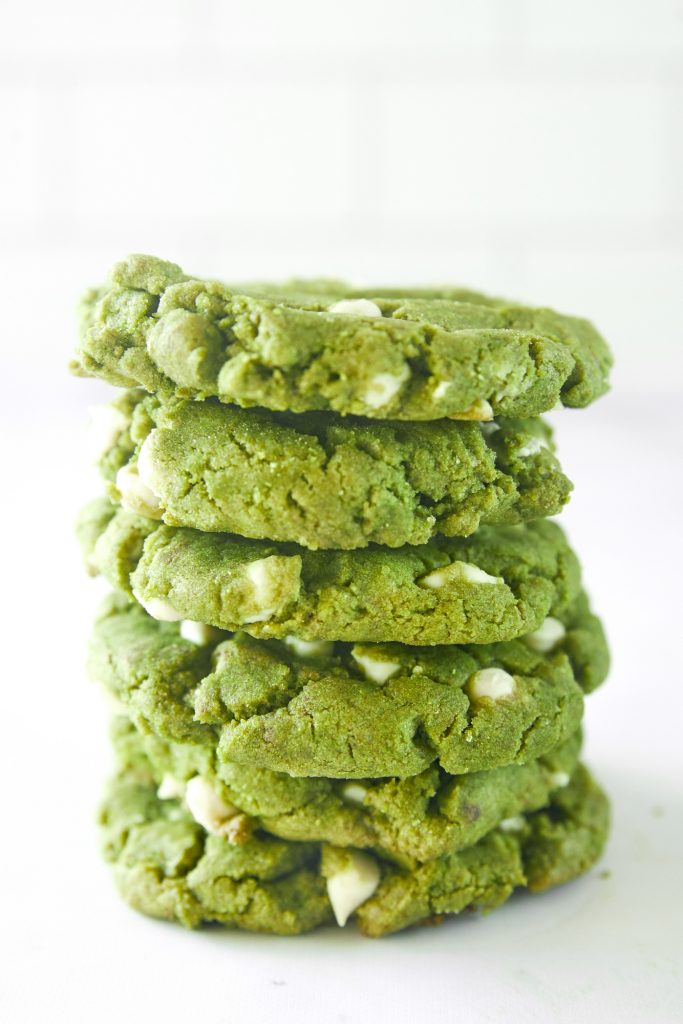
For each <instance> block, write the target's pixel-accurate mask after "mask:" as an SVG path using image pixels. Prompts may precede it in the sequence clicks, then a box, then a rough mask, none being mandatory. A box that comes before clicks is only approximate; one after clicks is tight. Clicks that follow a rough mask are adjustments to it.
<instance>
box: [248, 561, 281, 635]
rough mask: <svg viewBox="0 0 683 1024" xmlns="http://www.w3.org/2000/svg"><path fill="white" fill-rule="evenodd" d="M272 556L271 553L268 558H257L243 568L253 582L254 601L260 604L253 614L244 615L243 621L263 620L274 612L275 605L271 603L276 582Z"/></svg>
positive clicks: (269, 617)
mask: <svg viewBox="0 0 683 1024" xmlns="http://www.w3.org/2000/svg"><path fill="white" fill-rule="evenodd" d="M275 557H277V556H275ZM272 558H273V556H272V555H270V556H269V557H268V558H259V559H258V561H256V562H250V563H249V564H248V565H247V566H246V568H245V570H244V573H245V576H246V577H247V579H248V580H249V581H250V582H251V583H252V584H253V588H254V589H253V595H252V596H253V599H254V602H255V604H256V605H257V606H260V607H259V610H258V611H257V612H255V613H254V614H253V615H248V616H245V617H244V618H243V619H242V621H243V622H245V623H249V622H265V621H266V620H267V619H271V618H272V617H273V615H274V614H275V605H273V604H272V603H271V602H272V599H273V597H274V596H275V593H274V583H275V582H276V576H275V574H274V573H273V567H274V564H273V561H272Z"/></svg>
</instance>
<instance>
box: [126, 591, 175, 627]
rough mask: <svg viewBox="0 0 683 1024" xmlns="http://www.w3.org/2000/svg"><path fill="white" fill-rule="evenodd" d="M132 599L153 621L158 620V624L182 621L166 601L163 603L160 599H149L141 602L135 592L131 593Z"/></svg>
mask: <svg viewBox="0 0 683 1024" xmlns="http://www.w3.org/2000/svg"><path fill="white" fill-rule="evenodd" d="M133 597H134V598H135V599H136V601H138V603H139V604H141V605H142V607H143V608H144V609H145V611H146V612H147V614H148V615H151V616H152V618H153V619H158V621H159V622H180V620H181V619H182V615H181V614H180V612H177V611H176V610H175V608H173V607H172V606H171V605H170V604H169V603H168V601H164V600H162V598H160V597H150V598H149V599H148V600H146V601H143V600H142V598H141V597H139V596H138V595H137V594H136V593H135V592H133Z"/></svg>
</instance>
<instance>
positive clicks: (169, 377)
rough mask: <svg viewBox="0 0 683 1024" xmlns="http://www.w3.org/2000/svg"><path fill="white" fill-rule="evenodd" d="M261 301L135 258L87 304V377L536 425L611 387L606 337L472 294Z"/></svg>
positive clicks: (321, 295) (325, 406) (232, 396)
mask: <svg viewBox="0 0 683 1024" xmlns="http://www.w3.org/2000/svg"><path fill="white" fill-rule="evenodd" d="M250 291H251V292H252V294H244V290H242V291H235V290H233V289H231V288H230V287H228V286H227V285H224V284H220V283H218V282H212V281H200V280H195V279H191V278H188V277H187V276H186V275H185V274H183V272H182V271H181V269H180V268H179V267H177V266H176V265H175V264H173V263H166V262H164V261H163V260H159V259H155V258H154V257H151V256H131V257H129V258H128V259H127V260H124V261H123V262H122V263H119V264H117V265H116V266H115V267H114V269H113V271H112V273H111V277H110V281H109V284H108V285H107V286H106V287H105V288H103V289H101V290H99V291H92V292H90V293H89V294H88V295H87V296H86V299H85V303H84V310H83V322H82V331H81V339H80V344H79V347H78V351H77V360H76V362H75V365H74V368H75V370H76V372H80V373H83V374H85V375H91V376H97V377H101V378H103V379H105V380H108V381H110V382H111V383H113V384H117V385H122V386H124V387H131V386H135V385H141V386H142V387H144V388H145V389H146V390H147V391H151V392H155V393H158V394H159V395H161V396H163V397H169V396H171V395H177V396H180V397H189V398H206V397H208V396H216V397H218V398H219V399H220V400H221V401H223V402H231V403H236V404H238V405H242V406H245V407H246V406H255V405H257V406H262V407H265V408H267V409H274V410H286V409H288V410H290V411H292V412H305V411H310V410H334V411H336V412H339V413H342V414H354V415H358V416H368V417H372V418H376V419H403V420H431V419H440V418H442V417H449V418H452V419H466V420H467V419H474V420H489V419H492V418H493V417H494V416H495V415H500V416H535V415H538V414H539V413H542V412H545V411H547V410H548V409H551V408H552V407H553V406H555V405H557V403H558V402H561V403H562V404H563V405H567V406H585V405H588V403H589V402H591V401H593V399H595V398H597V397H598V396H599V395H601V394H603V393H604V392H605V391H606V390H607V374H608V371H609V368H610V365H611V356H610V353H609V350H608V348H607V345H606V343H605V341H604V340H603V338H602V337H601V336H600V335H599V334H598V332H597V331H596V330H595V329H594V328H593V327H592V326H591V324H590V323H588V321H586V320H581V319H578V318H576V317H569V316H564V315H563V314H560V313H555V312H553V311H552V310H549V309H533V308H529V307H525V306H521V305H515V304H512V303H506V302H504V301H502V300H499V299H491V298H486V297H484V296H481V295H478V294H477V293H475V292H470V291H465V290H459V289H446V290H444V291H441V292H440V291H438V290H437V291H433V290H427V291H423V292H421V291H420V290H419V289H407V290H405V291H404V290H401V289H396V290H391V289H388V290H387V289H379V290H378V289H373V288H368V289H367V293H366V295H367V297H366V298H362V299H359V298H355V297H354V296H356V295H357V294H358V293H357V292H354V291H353V290H352V289H348V288H346V287H345V286H344V285H341V284H340V285H338V286H337V285H335V284H333V283H327V284H323V285H321V284H320V283H319V282H311V283H310V285H306V284H305V283H304V282H302V283H300V284H298V285H295V286H292V287H291V288H288V287H287V286H284V287H280V288H278V289H274V291H273V293H272V294H271V295H270V296H268V297H265V296H264V295H262V294H261V292H262V291H263V286H260V287H259V286H254V287H252V288H251V289H250ZM416 296H417V297H416Z"/></svg>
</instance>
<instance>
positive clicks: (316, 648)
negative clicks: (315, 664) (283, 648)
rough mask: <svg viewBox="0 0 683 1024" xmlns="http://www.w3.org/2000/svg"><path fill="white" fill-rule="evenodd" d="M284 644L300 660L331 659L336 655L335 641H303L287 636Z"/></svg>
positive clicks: (296, 637)
mask: <svg viewBox="0 0 683 1024" xmlns="http://www.w3.org/2000/svg"><path fill="white" fill-rule="evenodd" d="M284 642H285V644H286V645H287V647H289V649H290V650H292V651H294V653H295V654H296V655H297V656H298V657H299V658H329V657H330V655H331V654H333V653H334V640H301V639H299V637H298V636H286V637H285V638H284Z"/></svg>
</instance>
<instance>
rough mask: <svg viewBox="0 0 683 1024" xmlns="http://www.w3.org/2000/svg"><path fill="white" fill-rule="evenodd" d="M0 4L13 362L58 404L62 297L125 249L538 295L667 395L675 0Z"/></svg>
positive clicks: (213, 265) (679, 147)
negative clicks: (39, 379)
mask: <svg viewBox="0 0 683 1024" xmlns="http://www.w3.org/2000/svg"><path fill="white" fill-rule="evenodd" d="M1 17H2V21H3V24H2V25H1V26H0V29H1V30H0V115H1V116H2V123H3V131H2V140H3V141H2V159H0V218H1V221H2V230H1V231H0V273H1V274H2V280H3V282H4V283H5V287H6V288H7V289H9V290H10V291H11V294H12V295H14V296H19V297H20V299H21V301H17V302H15V303H14V304H13V305H12V308H11V311H10V313H9V316H10V317H15V321H16V322H14V323H13V324H12V328H11V330H10V331H9V332H8V333H7V335H6V336H11V337H13V338H17V339H19V341H20V344H15V345H12V346H7V348H8V350H9V360H10V361H14V364H15V365H14V366H10V367H9V369H8V372H10V373H15V374H16V375H17V378H18V379H21V375H22V372H23V368H24V364H25V362H26V361H30V362H31V363H32V365H33V364H36V359H35V353H36V349H37V348H40V349H42V352H43V354H44V358H43V359H41V360H38V361H37V368H36V365H33V372H34V373H36V372H37V373H40V372H41V371H42V372H44V373H45V375H46V376H45V381H44V382H43V385H42V386H43V389H44V391H45V393H46V394H49V395H51V396H53V397H54V399H55V402H59V401H60V398H61V397H63V394H62V391H61V390H60V389H62V388H63V392H64V394H68V395H69V396H71V395H72V391H71V386H70V384H68V383H66V380H65V381H64V383H63V384H60V383H58V382H57V380H58V378H57V377H56V376H55V374H58V373H59V369H58V368H59V367H60V366H61V365H62V364H63V362H64V361H65V359H66V357H67V355H68V351H69V348H70V344H71V341H70V338H71V332H72V330H73V327H72V321H71V309H72V306H73V304H74V302H75V299H76V297H77V295H78V293H79V292H80V290H81V288H82V287H83V286H84V285H85V284H86V283H89V282H90V281H97V280H98V279H100V278H101V277H102V276H103V275H104V274H105V272H106V270H107V267H108V265H109V264H110V263H111V262H113V261H114V260H115V259H117V258H119V257H120V256H121V255H123V254H125V253H126V252H128V251H131V250H138V251H151V252H156V253H159V254H161V255H164V256H169V257H170V258H173V259H176V260H178V261H179V262H181V263H182V264H183V265H184V266H185V267H186V268H189V269H191V270H195V271H197V272H199V273H209V274H214V275H220V274H224V275H225V276H228V277H231V278H233V279H236V278H239V277H240V276H244V277H254V276H259V275H262V276H270V277H273V276H281V275H282V276H284V275H288V274H292V273H299V274H315V275H319V274H322V273H328V274H334V275H345V276H347V277H350V278H352V279H354V280H356V281H359V282H361V281H363V280H370V281H371V280H374V281H382V280H384V281H391V280H396V281H407V280H415V281H427V280H432V279H438V280H443V281H446V280H455V281H463V282H465V283H469V284H471V285H475V286H479V287H482V288H489V289H491V290H494V291H497V292H500V293H508V294H511V295H513V296H519V297H520V298H525V299H528V300H529V301H532V302H539V303H543V302H546V303H551V304H552V303H556V304H557V305H559V306H561V307H563V308H565V309H567V310H570V311H574V312H577V313H583V314H585V315H588V316H592V317H594V318H595V319H596V321H597V322H598V324H599V326H601V327H602V328H603V329H604V330H605V332H606V333H607V334H608V335H609V336H610V339H611V340H612V342H613V344H614V346H615V348H616V350H617V356H618V359H619V363H620V370H619V373H618V376H617V382H618V384H619V386H620V387H621V389H622V393H623V394H624V395H628V394H636V393H642V391H643V388H644V387H646V386H647V387H648V388H655V387H658V388H665V389H668V390H671V391H676V392H679V391H680V390H681V377H680V369H676V367H675V366H674V363H675V360H676V359H677V353H678V352H680V351H683V345H682V341H683V339H682V338H681V334H682V333H683V314H682V313H681V309H682V307H683V303H681V302H680V299H679V295H680V291H681V270H682V269H683V135H682V132H681V129H682V127H683V123H682V114H681V111H682V110H683V0H650V2H649V3H647V4H644V3H643V2H642V0H620V2H617V0H573V2H572V3H571V4H567V3H566V0H422V2H421V3H420V4H416V3H415V2H414V0H393V2H391V0H347V2H345V3H344V4H341V3H328V4H324V3H320V2H319V0H290V2H288V3H286V4H285V3H282V2H278V0H260V2H253V3H248V4H247V3H244V2H230V0H227V2H222V0H163V2H162V0H146V2H144V3H143V2H139V0H119V2H117V3H116V4H108V3H104V2H92V0H90V2H86V0H63V2H62V3H61V4H54V3H52V2H50V0H38V2H34V3H33V4H31V5H28V4H26V3H12V2H6V3H5V4H4V5H3V6H2V14H1ZM36 297H39V310H37V309H36V306H35V302H36V301H37V298H36ZM38 325H39V328H40V329H38ZM3 346H4V343H3ZM645 351H647V353H648V358H647V360H646V361H644V360H643V352H645ZM663 366H666V367H667V372H663V371H662V367H663ZM679 366H680V364H679ZM669 368H672V369H671V372H669ZM677 374H678V375H677ZM86 390H87V389H81V392H78V394H81V393H84V392H85V391H86ZM76 401H78V398H77V399H76ZM83 401H86V398H85V395H84V397H83Z"/></svg>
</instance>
